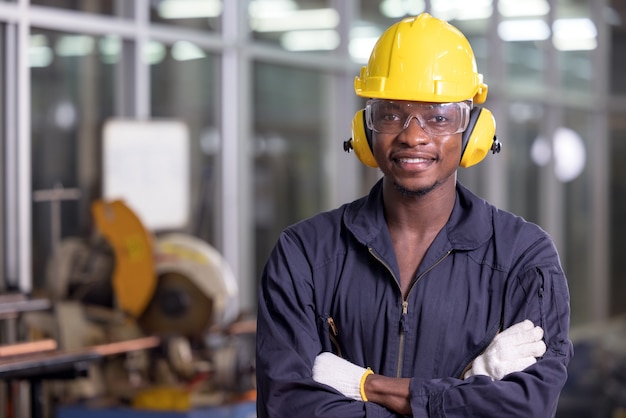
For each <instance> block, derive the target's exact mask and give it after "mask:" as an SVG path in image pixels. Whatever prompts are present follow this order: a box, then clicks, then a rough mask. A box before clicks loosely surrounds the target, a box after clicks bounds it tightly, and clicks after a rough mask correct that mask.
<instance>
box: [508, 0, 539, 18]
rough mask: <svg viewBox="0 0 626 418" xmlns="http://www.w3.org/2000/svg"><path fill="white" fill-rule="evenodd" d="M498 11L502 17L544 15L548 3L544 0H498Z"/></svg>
mask: <svg viewBox="0 0 626 418" xmlns="http://www.w3.org/2000/svg"><path fill="white" fill-rule="evenodd" d="M498 11H499V12H500V14H501V15H502V16H504V17H525V16H546V15H547V14H548V13H549V12H550V5H549V4H548V2H547V1H546V0H523V1H520V0H500V1H499V2H498Z"/></svg>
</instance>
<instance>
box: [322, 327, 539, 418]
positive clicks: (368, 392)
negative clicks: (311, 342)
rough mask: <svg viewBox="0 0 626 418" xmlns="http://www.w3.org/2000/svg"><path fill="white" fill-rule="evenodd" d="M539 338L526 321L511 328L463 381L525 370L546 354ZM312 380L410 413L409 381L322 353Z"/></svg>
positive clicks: (474, 362) (391, 408)
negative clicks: (479, 376)
mask: <svg viewBox="0 0 626 418" xmlns="http://www.w3.org/2000/svg"><path fill="white" fill-rule="evenodd" d="M542 338H543V329H542V328H541V327H538V326H534V325H533V323H532V322H531V321H529V320H525V321H522V322H520V323H517V324H515V325H512V326H510V327H509V328H507V329H505V330H504V331H502V332H501V333H499V334H498V335H496V337H495V338H494V339H493V341H492V342H491V344H489V346H488V347H487V349H486V350H485V351H484V352H483V353H482V354H480V355H479V356H478V357H477V358H476V359H474V361H473V362H472V363H471V364H470V365H468V367H467V368H466V371H465V372H464V375H463V378H464V379H467V378H470V377H471V376H475V375H485V376H489V377H490V378H491V379H492V380H501V379H502V378H503V377H504V376H506V375H508V374H510V373H513V372H519V371H522V370H524V369H525V368H527V367H529V366H531V365H532V364H534V363H536V362H537V358H538V357H541V356H542V355H543V354H544V353H545V351H546V345H545V343H544V342H543V340H542ZM313 380H315V381H316V382H318V383H323V384H326V385H328V386H331V387H332V388H334V389H335V390H337V391H339V392H341V393H342V394H343V395H345V396H347V397H349V398H352V399H355V400H358V401H369V402H375V403H378V404H380V405H383V406H385V407H387V408H388V409H390V410H392V411H394V412H396V413H399V414H405V415H408V414H411V404H410V393H409V384H410V381H411V379H409V378H392V377H387V376H382V375H377V374H374V373H372V371H371V370H370V369H365V368H363V367H360V366H357V365H355V364H352V363H350V362H349V361H347V360H344V359H342V358H340V357H337V356H335V355H334V354H332V353H328V352H325V353H321V354H319V355H318V356H317V358H316V359H315V363H314V365H313Z"/></svg>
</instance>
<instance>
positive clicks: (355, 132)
mask: <svg viewBox="0 0 626 418" xmlns="http://www.w3.org/2000/svg"><path fill="white" fill-rule="evenodd" d="M371 142H372V133H371V131H370V130H369V129H368V128H367V126H365V110H364V109H361V110H359V111H358V112H356V114H355V115H354V117H353V118H352V138H351V139H350V140H348V141H346V142H345V143H344V147H343V149H344V150H345V151H347V152H350V149H353V150H354V154H355V155H356V157H357V158H358V159H359V161H361V162H362V163H363V164H365V165H366V166H368V167H372V168H376V167H378V163H377V162H376V160H375V159H374V154H372V147H371Z"/></svg>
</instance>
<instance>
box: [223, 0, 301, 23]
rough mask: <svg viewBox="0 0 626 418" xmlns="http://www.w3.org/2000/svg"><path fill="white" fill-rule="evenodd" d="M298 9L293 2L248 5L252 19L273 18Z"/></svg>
mask: <svg viewBox="0 0 626 418" xmlns="http://www.w3.org/2000/svg"><path fill="white" fill-rule="evenodd" d="M231 1H232V0H231ZM297 8H298V6H297V4H296V3H295V2H294V1H293V0H251V1H250V4H249V5H248V13H249V14H250V18H251V19H257V18H264V17H273V16H275V15H276V14H281V13H284V12H285V11H293V10H296V9H297Z"/></svg>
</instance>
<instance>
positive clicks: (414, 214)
mask: <svg viewBox="0 0 626 418" xmlns="http://www.w3.org/2000/svg"><path fill="white" fill-rule="evenodd" d="M385 180H386V179H385ZM450 180H451V181H447V182H444V183H442V184H438V185H435V186H433V187H431V188H429V189H423V190H418V191H409V190H406V189H403V188H402V187H400V186H398V185H396V184H393V183H391V182H389V183H388V182H385V181H383V201H384V207H385V217H386V219H387V224H388V225H389V227H390V228H392V229H395V228H402V229H403V230H405V231H406V232H408V230H411V231H413V232H414V233H418V234H426V233H428V232H431V231H439V230H440V229H441V228H442V227H443V226H444V225H445V223H446V222H447V221H448V219H449V218H450V214H451V213H452V209H453V208H454V202H455V200H456V178H453V179H450Z"/></svg>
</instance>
